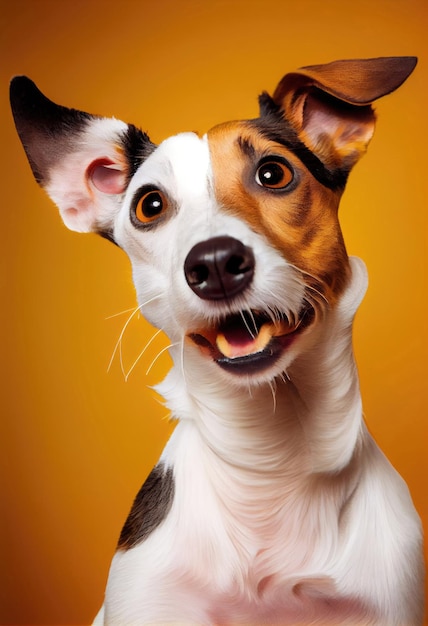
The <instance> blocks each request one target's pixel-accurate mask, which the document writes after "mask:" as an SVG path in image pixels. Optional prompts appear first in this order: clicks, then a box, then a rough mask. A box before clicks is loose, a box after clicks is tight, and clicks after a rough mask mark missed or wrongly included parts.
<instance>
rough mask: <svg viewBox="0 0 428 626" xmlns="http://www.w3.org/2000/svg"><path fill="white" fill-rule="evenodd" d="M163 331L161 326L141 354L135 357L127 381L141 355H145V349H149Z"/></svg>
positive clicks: (126, 377)
mask: <svg viewBox="0 0 428 626" xmlns="http://www.w3.org/2000/svg"><path fill="white" fill-rule="evenodd" d="M161 332H162V329H161V328H160V329H159V330H157V331H156V332H155V333H154V335H153V336H152V337H151V338H150V339H149V341H148V342H147V343H146V345H145V346H144V348H143V349H142V350H141V352H140V354H139V355H138V356H137V358H136V359H135V361H134V362H133V364H132V365H131V367H130V368H129V370H128V373H127V374H126V376H125V382H127V381H128V378H129V375H130V374H131V372H132V370H133V369H134V367H135V366H136V365H137V363H138V361H139V360H140V359H141V357H142V356H143V354H144V353H145V351H146V350H147V348H148V347H149V346H150V345H151V344H152V343H153V341H154V340H155V339H156V337H157V336H158V335H159V334H160V333H161Z"/></svg>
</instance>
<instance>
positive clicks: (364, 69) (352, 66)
mask: <svg viewBox="0 0 428 626" xmlns="http://www.w3.org/2000/svg"><path fill="white" fill-rule="evenodd" d="M416 63H417V59H416V57H381V58H377V59H353V60H344V61H334V62H332V63H328V64H326V65H312V66H310V67H304V68H302V69H300V70H298V71H296V72H292V73H291V74H286V76H284V78H283V79H282V80H281V81H280V83H279V84H278V86H277V88H276V90H275V93H274V95H273V100H274V102H275V104H276V105H277V106H279V107H280V108H281V109H282V111H283V112H284V114H285V116H286V118H287V119H288V121H289V122H291V124H292V125H293V127H294V128H295V130H296V131H297V134H298V136H299V138H300V140H301V141H303V143H305V144H306V145H307V147H308V148H309V149H310V150H311V151H312V152H314V153H315V154H316V155H317V156H318V158H319V159H320V160H321V161H322V162H323V163H324V164H325V165H326V166H327V167H329V168H342V169H347V170H348V171H349V169H350V168H351V167H352V166H353V165H354V163H356V161H357V160H358V159H359V157H360V156H361V155H362V154H363V153H364V152H365V150H366V148H367V145H368V143H369V141H370V139H371V137H372V135H373V131H374V124H375V114H374V112H373V109H372V107H371V103H373V102H374V101H375V100H377V99H378V98H381V97H382V96H385V95H387V94H388V93H390V92H392V91H394V90H395V89H397V88H398V87H399V86H400V85H401V84H402V83H403V82H404V81H405V80H406V78H407V77H408V76H409V75H410V74H411V72H412V71H413V69H414V67H415V65H416Z"/></svg>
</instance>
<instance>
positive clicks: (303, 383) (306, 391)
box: [158, 260, 366, 479]
mask: <svg viewBox="0 0 428 626" xmlns="http://www.w3.org/2000/svg"><path fill="white" fill-rule="evenodd" d="M365 287H366V274H365V268H364V265H363V264H362V262H361V261H359V260H353V261H352V278H351V280H350V284H349V285H348V288H347V290H346V292H345V293H344V294H343V296H342V298H341V302H340V303H339V305H338V306H337V307H336V308H335V309H332V310H329V311H328V312H327V313H326V315H325V318H324V319H323V320H321V321H320V323H319V324H318V327H317V329H315V333H314V335H313V336H312V337H311V338H310V342H309V345H308V346H307V349H305V350H304V351H303V352H302V353H301V355H300V356H298V357H297V358H296V360H295V361H294V362H293V364H292V366H291V367H290V369H289V371H288V372H287V375H286V376H284V378H283V379H278V380H275V381H274V382H273V383H272V384H268V383H265V384H261V385H260V386H249V387H248V388H247V387H245V386H241V387H239V388H238V387H237V386H235V385H234V384H228V383H227V382H225V380H224V377H222V376H216V371H215V370H213V368H215V367H217V366H216V365H215V364H210V365H211V367H209V368H204V367H201V363H200V358H201V357H200V356H199V355H197V356H196V357H195V358H192V354H194V349H193V347H191V346H189V347H186V348H185V350H186V351H187V350H188V351H189V352H186V353H185V355H184V359H183V358H182V355H181V354H180V349H179V348H177V349H176V350H177V351H176V353H174V351H173V352H172V356H173V359H174V362H175V366H174V368H173V369H172V371H171V372H170V374H169V375H168V376H167V378H166V379H165V381H164V382H163V383H162V384H161V385H160V386H159V387H158V391H159V392H160V393H161V394H162V395H163V396H164V397H165V398H166V401H167V405H168V407H169V408H170V409H171V411H172V414H173V416H174V417H176V418H178V419H179V420H180V421H181V422H182V423H186V424H188V423H189V422H190V423H191V424H192V426H193V428H195V429H196V430H197V431H198V433H199V436H200V438H201V441H202V443H203V445H204V446H206V447H207V448H208V449H209V450H210V451H211V452H212V453H213V454H214V455H215V456H216V457H217V459H218V460H219V462H224V463H227V464H229V465H232V466H234V467H235V468H241V469H243V470H245V471H249V472H251V471H256V472H257V473H258V474H261V473H263V472H264V471H266V473H269V477H270V479H271V478H272V472H275V471H277V472H278V473H279V474H283V473H284V472H287V471H288V469H289V468H290V467H295V466H296V459H298V468H299V472H302V470H303V473H306V474H315V473H324V472H338V471H340V470H341V469H343V468H344V467H346V466H347V465H348V464H349V462H350V460H351V459H352V456H353V454H354V452H355V450H356V447H357V442H358V439H359V437H360V436H361V433H362V428H363V425H362V409H361V398H360V391H359V382H358V374H357V369H356V365H355V360H354V356H353V350H352V320H353V317H354V314H355V311H356V309H357V307H358V305H359V303H360V301H361V298H362V295H363V293H364V291H365ZM191 350H192V351H193V352H190V351H191ZM182 363H185V371H184V372H183V370H182ZM338 381H339V382H338ZM186 427H187V426H186ZM305 470H306V472H305Z"/></svg>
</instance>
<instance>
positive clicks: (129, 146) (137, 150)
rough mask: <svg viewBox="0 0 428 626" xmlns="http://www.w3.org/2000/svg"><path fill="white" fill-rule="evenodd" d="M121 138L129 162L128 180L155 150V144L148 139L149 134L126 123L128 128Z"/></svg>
mask: <svg viewBox="0 0 428 626" xmlns="http://www.w3.org/2000/svg"><path fill="white" fill-rule="evenodd" d="M121 140H122V142H123V144H122V145H123V148H124V150H125V156H126V160H127V161H128V163H129V171H128V182H129V181H130V180H131V178H132V177H133V176H134V174H135V172H136V171H137V170H138V168H139V167H140V165H141V163H142V162H143V161H145V160H146V159H147V157H148V156H149V155H150V154H151V153H152V152H153V151H154V150H156V147H157V146H156V144H154V143H152V142H151V141H150V138H149V136H148V135H147V134H146V133H145V132H143V131H142V130H140V129H139V128H137V127H136V126H134V125H133V124H128V128H127V129H126V131H125V132H124V133H123V135H122V137H121Z"/></svg>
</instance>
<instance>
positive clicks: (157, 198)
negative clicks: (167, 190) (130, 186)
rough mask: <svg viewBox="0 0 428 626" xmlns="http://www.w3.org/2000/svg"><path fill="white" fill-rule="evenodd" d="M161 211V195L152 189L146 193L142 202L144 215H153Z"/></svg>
mask: <svg viewBox="0 0 428 626" xmlns="http://www.w3.org/2000/svg"><path fill="white" fill-rule="evenodd" d="M161 211H162V197H161V195H160V194H159V193H158V192H157V191H154V192H153V193H150V194H148V195H147V197H146V198H145V199H144V202H143V212H144V215H145V216H146V217H154V216H155V215H158V214H159V213H160V212H161Z"/></svg>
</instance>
